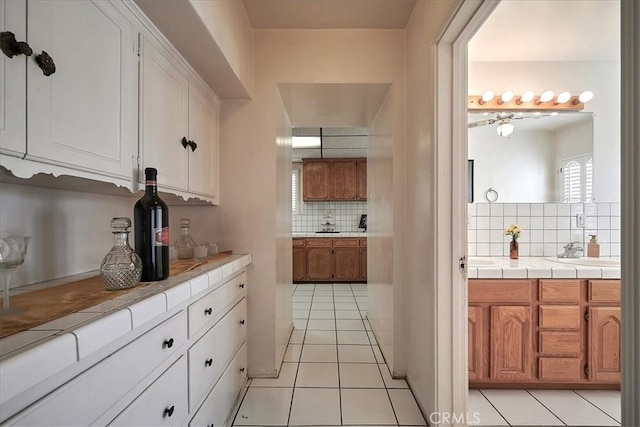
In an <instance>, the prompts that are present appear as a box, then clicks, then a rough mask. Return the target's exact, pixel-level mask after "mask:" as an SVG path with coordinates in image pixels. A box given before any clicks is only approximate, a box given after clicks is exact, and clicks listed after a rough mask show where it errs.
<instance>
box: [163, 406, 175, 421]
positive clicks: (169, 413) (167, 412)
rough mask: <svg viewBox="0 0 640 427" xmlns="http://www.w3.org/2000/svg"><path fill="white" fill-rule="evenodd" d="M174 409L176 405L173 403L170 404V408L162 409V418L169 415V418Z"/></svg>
mask: <svg viewBox="0 0 640 427" xmlns="http://www.w3.org/2000/svg"><path fill="white" fill-rule="evenodd" d="M174 409H176V407H175V406H173V405H171V408H166V409H165V410H164V413H163V414H162V418H164V417H169V418H171V416H172V415H173V411H174Z"/></svg>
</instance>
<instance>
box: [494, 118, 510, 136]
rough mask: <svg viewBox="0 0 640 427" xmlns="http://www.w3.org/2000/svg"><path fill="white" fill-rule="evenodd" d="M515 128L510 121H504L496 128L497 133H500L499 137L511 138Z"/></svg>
mask: <svg viewBox="0 0 640 427" xmlns="http://www.w3.org/2000/svg"><path fill="white" fill-rule="evenodd" d="M513 129H514V126H513V125H512V124H511V123H509V120H502V121H501V122H500V124H499V125H498V127H497V128H496V132H498V136H505V137H506V136H509V135H511V134H512V133H513Z"/></svg>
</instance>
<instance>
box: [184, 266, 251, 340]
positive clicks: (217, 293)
mask: <svg viewBox="0 0 640 427" xmlns="http://www.w3.org/2000/svg"><path fill="white" fill-rule="evenodd" d="M246 283H247V273H246V272H243V273H242V274H240V275H238V276H236V277H234V278H232V279H231V280H229V281H228V282H227V283H225V284H224V285H222V286H220V287H219V288H217V289H215V290H214V291H212V292H210V293H209V294H207V295H205V296H204V297H202V298H200V299H199V300H198V301H196V302H195V303H193V304H191V305H190V306H189V338H193V336H194V335H195V334H196V333H197V332H199V331H200V330H201V329H203V328H204V327H205V326H206V325H208V324H211V322H213V321H214V319H218V318H219V317H220V315H221V314H223V313H224V312H225V310H226V309H227V308H228V307H229V305H230V304H232V303H233V302H234V301H236V300H237V299H238V298H239V297H240V296H242V295H244V293H245V289H246Z"/></svg>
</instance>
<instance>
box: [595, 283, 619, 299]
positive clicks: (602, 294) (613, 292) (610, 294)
mask: <svg viewBox="0 0 640 427" xmlns="http://www.w3.org/2000/svg"><path fill="white" fill-rule="evenodd" d="M588 298H589V302H611V303H617V304H620V281H619V280H589V294H588Z"/></svg>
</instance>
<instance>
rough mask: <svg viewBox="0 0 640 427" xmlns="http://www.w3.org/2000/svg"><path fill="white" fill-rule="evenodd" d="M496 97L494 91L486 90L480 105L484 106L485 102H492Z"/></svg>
mask: <svg viewBox="0 0 640 427" xmlns="http://www.w3.org/2000/svg"><path fill="white" fill-rule="evenodd" d="M494 96H495V94H494V93H493V91H492V90H485V91H484V93H483V94H482V98H481V99H480V105H482V104H484V103H485V102H489V101H491V100H492V99H493V97H494Z"/></svg>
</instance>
